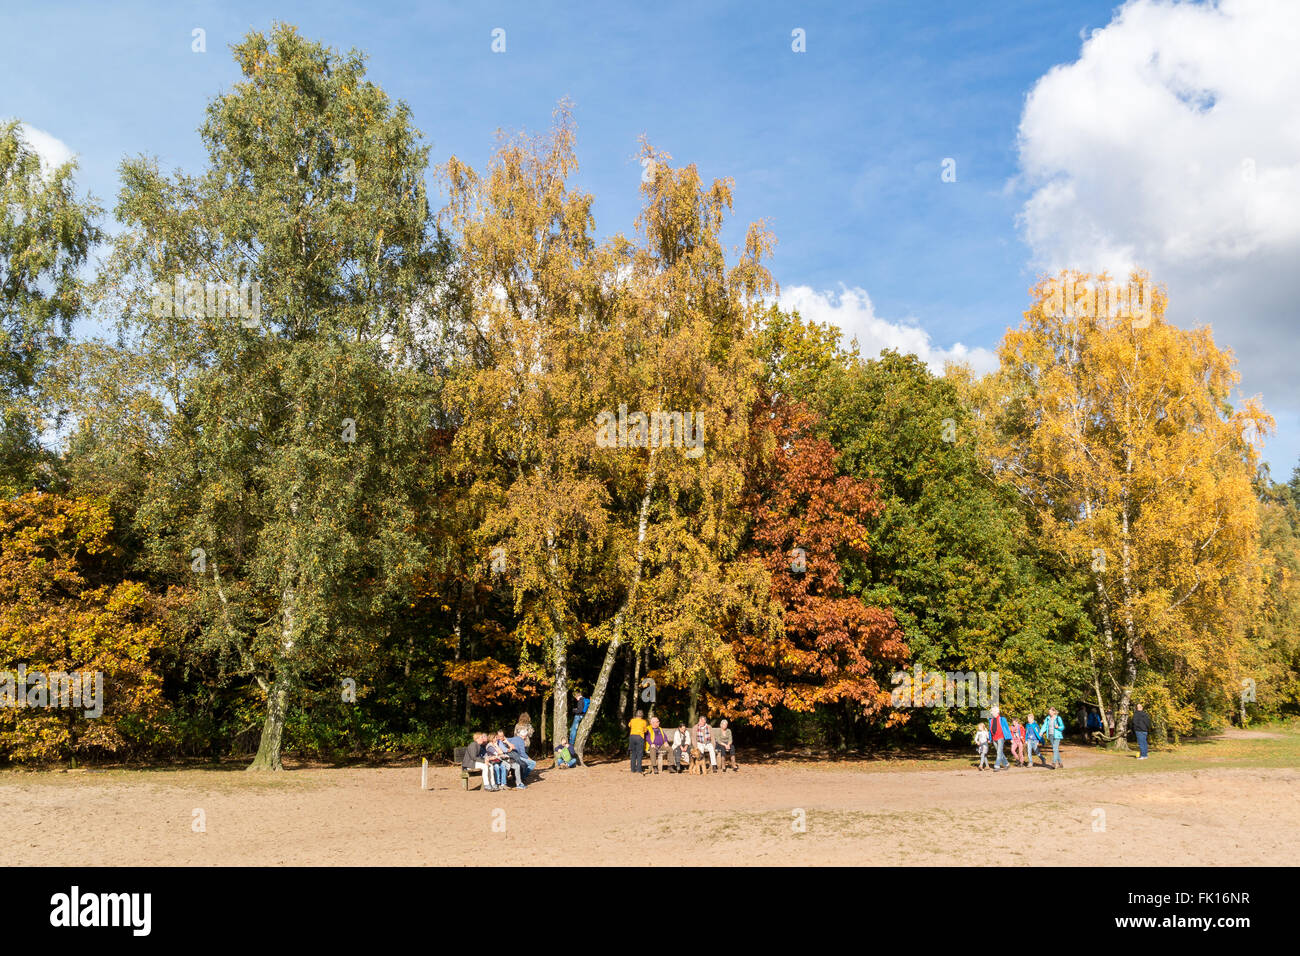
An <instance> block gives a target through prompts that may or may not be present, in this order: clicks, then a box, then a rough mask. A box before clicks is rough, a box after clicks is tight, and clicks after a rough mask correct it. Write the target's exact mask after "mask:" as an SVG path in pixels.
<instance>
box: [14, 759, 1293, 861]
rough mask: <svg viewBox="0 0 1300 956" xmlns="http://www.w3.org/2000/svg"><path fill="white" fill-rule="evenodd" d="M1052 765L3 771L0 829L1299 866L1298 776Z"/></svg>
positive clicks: (30, 847) (18, 846)
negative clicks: (506, 786)
mask: <svg viewBox="0 0 1300 956" xmlns="http://www.w3.org/2000/svg"><path fill="white" fill-rule="evenodd" d="M1062 755H1063V757H1064V759H1065V761H1066V764H1067V767H1066V769H1065V770H1063V771H1052V770H1048V769H1034V770H1023V769H1019V768H1014V769H1012V770H1010V771H1006V772H1003V773H999V774H993V773H989V772H985V773H980V772H978V771H976V770H974V769H962V768H960V767H958V768H956V769H942V770H914V769H902V770H896V769H889V768H888V766H882V764H880V763H879V762H877V763H853V762H838V763H823V764H817V763H802V762H800V763H788V762H787V763H766V764H762V765H757V766H748V767H745V768H744V769H743V770H742V772H741V773H740V774H733V773H727V774H725V775H723V774H718V775H709V776H706V777H699V776H694V775H687V774H682V775H674V774H671V773H669V774H665V775H663V776H658V777H655V776H645V777H642V778H639V779H638V778H637V777H634V776H632V775H631V774H630V773H629V772H628V770H627V768H626V764H615V763H604V764H600V765H597V766H593V767H590V768H577V769H574V770H546V771H544V772H543V773H542V774H541V777H540V779H538V780H537V781H536V782H535V783H534V784H532V785H531V786H529V787H528V789H527V790H525V791H514V790H510V791H506V792H498V793H482V792H479V791H478V790H477V789H476V790H473V791H471V792H469V793H466V792H464V791H463V790H462V789H461V786H460V779H459V772H458V770H457V769H455V768H452V767H445V766H443V767H430V768H429V778H430V789H429V790H426V791H422V790H421V789H420V769H419V767H418V766H414V767H410V768H397V769H371V768H363V769H351V768H349V769H301V770H288V771H285V772H284V773H281V774H276V775H253V774H246V773H244V772H242V771H239V770H234V769H231V770H179V771H170V770H167V771H109V772H104V773H95V772H87V771H70V772H54V773H26V772H6V773H0V833H3V834H4V836H5V845H6V849H5V860H6V863H8V864H10V865H14V864H16V865H19V866H29V865H52V864H59V865H92V866H93V865H162V864H168V865H175V864H179V865H269V864H304V865H331V864H344V865H389V864H399V865H405V864H412V865H420V864H453V865H456V864H469V865H473V864H488V865H502V866H511V865H519V864H551V865H554V864H561V865H563V864H588V865H590V864H596V865H600V864H625V865H641V866H645V865H651V866H669V865H678V864H717V865H745V864H783V865H784V864H793V865H816V864H833V865H861V864H868V865H894V866H898V865H904V866H926V865H934V864H966V865H969V864H1000V865H1008V864H1009V865H1016V864H1021V865H1026V864H1028V865H1040V864H1083V865H1088V864H1106V865H1122V864H1132V865H1165V866H1167V865H1185V864H1206V865H1229V866H1251V865H1258V864H1289V865H1294V864H1295V862H1296V850H1297V848H1298V847H1300V798H1297V794H1298V793H1300V769H1294V768H1281V769H1240V768H1205V769H1195V770H1190V771H1189V770H1179V771H1168V770H1166V771H1162V770H1161V769H1160V767H1159V761H1158V760H1156V759H1153V760H1151V761H1148V762H1146V763H1144V765H1143V767H1142V770H1141V771H1140V772H1136V773H1123V774H1113V773H1095V772H1091V771H1090V769H1089V768H1090V766H1091V765H1093V764H1094V762H1095V761H1096V760H1098V758H1097V757H1095V756H1092V755H1089V754H1087V753H1084V752H1082V751H1076V750H1075V749H1074V748H1068V747H1067V748H1066V749H1065V750H1064V751H1063V754H1062ZM1071 768H1074V769H1073V770H1072V769H1071ZM1093 769H1095V767H1093ZM196 810H201V811H202V818H201V819H202V823H203V826H204V828H205V829H204V831H203V832H196V831H197V830H198V823H197V821H198V820H199V817H198V816H197V815H196V813H195V811H196ZM800 823H802V825H803V832H800V830H799V825H800Z"/></svg>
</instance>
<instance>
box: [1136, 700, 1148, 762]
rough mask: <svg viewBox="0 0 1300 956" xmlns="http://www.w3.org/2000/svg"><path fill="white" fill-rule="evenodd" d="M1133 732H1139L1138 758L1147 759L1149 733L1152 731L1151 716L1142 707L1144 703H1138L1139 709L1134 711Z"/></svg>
mask: <svg viewBox="0 0 1300 956" xmlns="http://www.w3.org/2000/svg"><path fill="white" fill-rule="evenodd" d="M1133 733H1135V734H1137V739H1138V760H1146V759H1147V734H1149V733H1151V718H1150V716H1148V714H1147V712H1146V711H1145V710H1143V709H1142V705H1141V704H1138V705H1137V710H1136V711H1134V713H1133Z"/></svg>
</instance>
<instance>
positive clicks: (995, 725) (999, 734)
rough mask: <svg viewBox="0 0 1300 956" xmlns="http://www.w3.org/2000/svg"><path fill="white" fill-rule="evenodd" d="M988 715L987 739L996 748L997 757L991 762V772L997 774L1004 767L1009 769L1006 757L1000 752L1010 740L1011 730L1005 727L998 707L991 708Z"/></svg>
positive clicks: (1004, 720)
mask: <svg viewBox="0 0 1300 956" xmlns="http://www.w3.org/2000/svg"><path fill="white" fill-rule="evenodd" d="M989 713H990V714H991V715H992V716H990V717H989V738H990V739H991V740H992V741H993V746H994V747H996V748H997V751H998V755H997V757H996V758H994V760H993V772H994V773H997V772H998V771H999V770H1001V769H1003V768H1004V767H1010V766H1011V764H1009V763H1007V756H1006V754H1004V753H1003V752H1002V747H1003V746H1004V745H1005V744H1006V742H1007V741H1008V740H1010V739H1011V728H1010V727H1009V726H1008V725H1007V719H1006V718H1005V717H1003V716H1002V709H1001V708H1000V707H993V708H992V709H991V710H990V711H989Z"/></svg>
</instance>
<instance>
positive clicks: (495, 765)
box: [487, 738, 517, 790]
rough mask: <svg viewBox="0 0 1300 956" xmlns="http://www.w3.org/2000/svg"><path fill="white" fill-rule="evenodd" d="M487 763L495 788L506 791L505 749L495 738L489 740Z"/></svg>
mask: <svg viewBox="0 0 1300 956" xmlns="http://www.w3.org/2000/svg"><path fill="white" fill-rule="evenodd" d="M487 762H488V764H489V766H490V768H491V770H492V778H493V784H494V785H495V788H496V789H497V790H504V789H505V788H506V756H505V748H504V747H502V746H501V745H500V744H498V743H497V742H496V740H495V739H494V738H493V739H489V740H488V744H487ZM516 779H517V778H516Z"/></svg>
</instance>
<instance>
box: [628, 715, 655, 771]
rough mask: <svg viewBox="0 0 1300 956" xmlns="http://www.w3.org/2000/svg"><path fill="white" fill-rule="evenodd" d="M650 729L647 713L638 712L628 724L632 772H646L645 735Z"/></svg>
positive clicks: (629, 755)
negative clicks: (644, 763) (644, 766)
mask: <svg viewBox="0 0 1300 956" xmlns="http://www.w3.org/2000/svg"><path fill="white" fill-rule="evenodd" d="M649 729H650V725H649V724H648V723H646V720H645V711H644V710H638V711H637V712H636V716H635V717H633V718H632V719H631V720H629V721H628V722H627V756H628V759H629V760H630V761H631V764H632V772H633V773H635V774H640V773H642V772H643V771H644V768H643V767H642V765H641V761H642V760H643V759H644V757H645V735H646V731H647V730H649Z"/></svg>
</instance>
